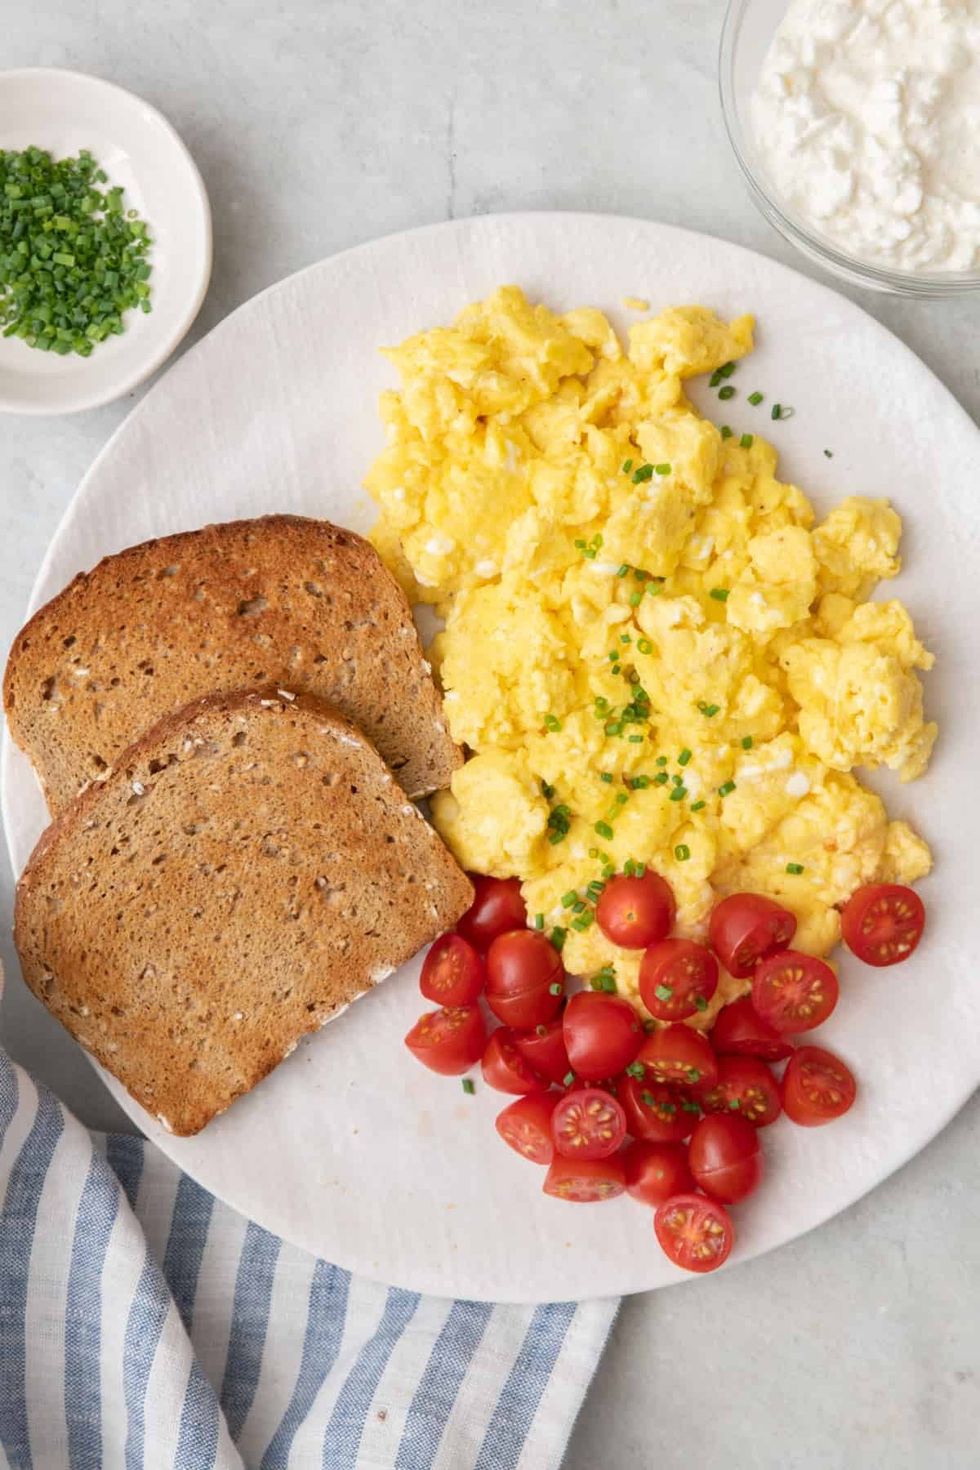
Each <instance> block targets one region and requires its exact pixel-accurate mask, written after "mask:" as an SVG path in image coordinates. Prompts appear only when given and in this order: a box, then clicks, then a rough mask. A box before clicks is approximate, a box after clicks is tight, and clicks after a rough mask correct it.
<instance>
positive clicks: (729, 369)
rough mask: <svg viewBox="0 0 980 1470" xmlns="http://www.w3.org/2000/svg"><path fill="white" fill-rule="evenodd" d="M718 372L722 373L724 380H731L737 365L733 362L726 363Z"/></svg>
mask: <svg viewBox="0 0 980 1470" xmlns="http://www.w3.org/2000/svg"><path fill="white" fill-rule="evenodd" d="M718 371H719V372H720V373H721V375H722V377H723V378H730V377H731V375H732V373H733V372H734V371H735V364H734V363H733V362H726V363H725V365H724V367H720V368H719V369H718Z"/></svg>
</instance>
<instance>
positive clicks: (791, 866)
mask: <svg viewBox="0 0 980 1470" xmlns="http://www.w3.org/2000/svg"><path fill="white" fill-rule="evenodd" d="M786 871H787V873H792V874H793V876H794V877H796V878H798V877H799V876H800V874H801V873H802V872H803V864H802V863H787V864H786Z"/></svg>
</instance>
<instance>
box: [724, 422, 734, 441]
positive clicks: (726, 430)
mask: <svg viewBox="0 0 980 1470" xmlns="http://www.w3.org/2000/svg"><path fill="white" fill-rule="evenodd" d="M721 437H722V438H723V439H730V438H731V437H732V431H731V429H730V428H729V427H728V425H727V424H722V426H721Z"/></svg>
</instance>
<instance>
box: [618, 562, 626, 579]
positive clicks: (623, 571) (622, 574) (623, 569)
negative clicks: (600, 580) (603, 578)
mask: <svg viewBox="0 0 980 1470" xmlns="http://www.w3.org/2000/svg"><path fill="white" fill-rule="evenodd" d="M628 573H629V566H628V565H627V563H626V562H623V565H622V566H621V567H620V568H619V570H618V571H617V573H616V576H617V577H625V576H626V575H627V574H628Z"/></svg>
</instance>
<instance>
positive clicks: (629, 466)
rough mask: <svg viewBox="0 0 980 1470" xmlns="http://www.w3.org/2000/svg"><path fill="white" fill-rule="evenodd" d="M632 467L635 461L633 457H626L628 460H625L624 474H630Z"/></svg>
mask: <svg viewBox="0 0 980 1470" xmlns="http://www.w3.org/2000/svg"><path fill="white" fill-rule="evenodd" d="M632 468H633V461H632V460H631V459H626V460H624V461H623V474H624V475H628V474H629V472H630V470H631V469H632Z"/></svg>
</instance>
